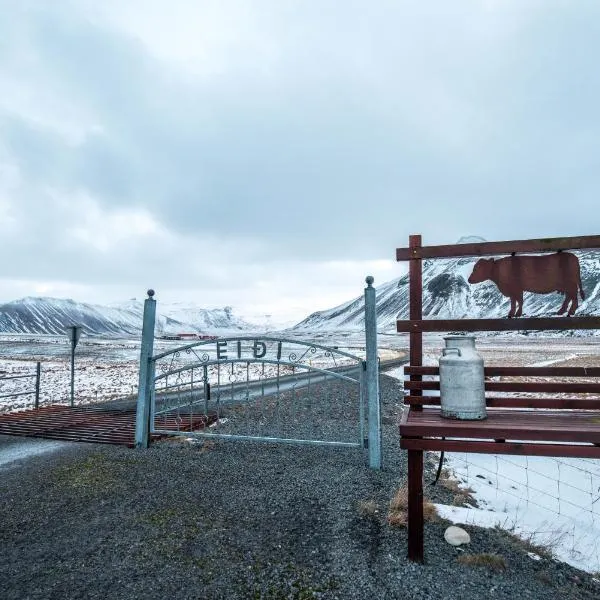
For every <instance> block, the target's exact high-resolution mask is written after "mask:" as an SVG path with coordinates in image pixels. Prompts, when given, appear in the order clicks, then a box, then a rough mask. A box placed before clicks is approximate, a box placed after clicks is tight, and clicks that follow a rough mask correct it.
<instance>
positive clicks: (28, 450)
mask: <svg viewBox="0 0 600 600" xmlns="http://www.w3.org/2000/svg"><path fill="white" fill-rule="evenodd" d="M67 445H69V444H68V443H67V442H56V441H52V440H42V439H37V438H23V437H15V436H11V435H0V472H1V471H3V470H5V469H11V468H14V467H18V466H19V465H20V464H22V463H23V461H25V460H27V459H28V458H30V457H32V456H38V455H40V454H46V453H48V452H55V451H56V450H60V449H61V448H64V447H66V446H67Z"/></svg>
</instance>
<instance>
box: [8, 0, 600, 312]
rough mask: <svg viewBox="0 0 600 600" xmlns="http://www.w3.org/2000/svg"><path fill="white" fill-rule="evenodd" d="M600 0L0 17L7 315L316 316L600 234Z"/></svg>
mask: <svg viewBox="0 0 600 600" xmlns="http://www.w3.org/2000/svg"><path fill="white" fill-rule="evenodd" d="M598 56H600V3H598V2H597V1H596V0H587V1H586V0H579V1H577V2H572V1H570V0H564V1H553V0H539V1H537V0H503V1H499V0H498V1H495V0H479V1H477V0H470V1H467V0H455V1H453V2H446V1H445V0H438V1H436V2H433V1H427V0H418V1H414V2H408V1H402V0H389V1H388V0H368V1H367V0H365V1H362V2H359V1H353V0H346V1H344V2H340V1H339V0H338V1H331V0H303V1H295V2H292V1H287V0H214V1H212V0H210V1H209V0H206V1H205V0H169V1H165V0H102V1H101V2H98V0H52V1H48V0H18V1H16V0H0V239H1V240H2V246H1V247H2V248H3V250H4V251H3V258H4V260H3V261H2V268H1V269H0V300H1V301H10V300H13V299H16V298H20V297H23V296H53V297H70V298H73V299H75V300H80V301H86V302H95V303H99V304H105V303H109V302H116V301H119V300H126V299H129V298H133V297H137V298H143V297H144V296H145V290H146V289H147V288H149V287H152V288H154V289H155V290H156V298H157V300H158V301H159V302H160V301H163V302H184V303H185V302H190V303H195V304H198V305H200V306H204V307H222V306H225V305H230V306H233V307H234V311H235V312H236V313H237V314H239V315H243V316H247V317H255V318H263V317H264V316H265V315H271V317H270V319H271V320H272V322H274V323H278V322H284V321H285V322H288V321H299V320H301V319H302V318H304V317H305V316H307V315H308V314H309V313H311V312H313V311H315V310H322V309H327V308H331V307H332V306H335V305H337V304H340V303H341V302H344V301H346V300H350V299H351V298H353V297H356V296H358V295H360V294H361V293H362V290H363V288H364V279H365V276H366V275H369V274H371V275H373V276H374V277H375V286H377V284H378V283H383V282H385V281H389V280H391V279H393V278H395V277H398V276H400V275H402V274H403V273H404V272H405V265H403V264H402V263H396V262H395V249H396V248H397V247H405V246H407V245H408V235H409V234H412V233H421V234H422V235H423V241H424V244H445V243H454V242H456V241H457V240H458V239H459V238H460V237H462V236H467V235H477V236H481V237H483V238H485V239H487V240H510V239H528V238H536V237H552V236H564V235H592V234H598V221H597V219H596V218H594V217H595V216H596V215H598V212H599V208H600V200H599V195H598V191H599V184H600V168H599V165H598V162H599V157H600V152H599V150H600V110H599V109H598V106H599V104H598V102H599V98H600V69H599V68H598V64H597V62H598Z"/></svg>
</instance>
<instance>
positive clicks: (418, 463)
mask: <svg viewBox="0 0 600 600" xmlns="http://www.w3.org/2000/svg"><path fill="white" fill-rule="evenodd" d="M408 559H409V560H412V561H414V562H420V563H422V562H423V451H422V450H408Z"/></svg>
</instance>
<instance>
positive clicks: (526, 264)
mask: <svg viewBox="0 0 600 600" xmlns="http://www.w3.org/2000/svg"><path fill="white" fill-rule="evenodd" d="M488 279H489V280H491V281H493V282H494V283H495V284H496V285H497V286H498V289H499V290H500V293H501V294H502V295H504V296H507V297H508V298H510V312H509V313H508V318H509V319H510V318H511V317H520V316H521V315H522V314H523V292H534V293H536V294H550V293H552V292H559V293H561V294H564V295H565V300H564V302H563V303H562V306H561V307H560V310H559V311H558V314H559V315H562V314H564V313H565V312H567V307H569V308H568V313H567V314H568V316H569V317H570V316H571V315H573V314H574V313H575V311H576V310H577V307H578V306H579V302H578V297H577V293H578V292H581V298H582V300H583V299H584V298H585V294H584V292H583V288H582V287H581V274H580V270H579V259H578V258H577V257H576V256H575V255H574V254H571V253H570V252H556V253H554V254H546V255H541V256H514V255H513V256H507V257H505V258H499V259H498V260H495V259H493V258H489V259H486V258H481V259H479V260H478V261H477V262H476V263H475V266H474V267H473V272H472V273H471V275H470V276H469V283H481V282H482V281H487V280H488ZM517 304H518V308H517ZM569 304H570V306H569Z"/></svg>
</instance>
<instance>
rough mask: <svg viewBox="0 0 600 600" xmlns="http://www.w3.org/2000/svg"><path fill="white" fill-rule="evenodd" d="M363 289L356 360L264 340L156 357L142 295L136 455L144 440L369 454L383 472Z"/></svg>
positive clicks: (371, 312)
mask: <svg viewBox="0 0 600 600" xmlns="http://www.w3.org/2000/svg"><path fill="white" fill-rule="evenodd" d="M366 282H367V288H365V358H364V359H363V358H361V357H358V356H355V355H353V354H349V353H348V352H344V351H342V350H339V349H338V348H337V347H327V346H321V345H319V344H314V343H310V342H306V341H303V340H295V339H289V338H288V339H284V338H274V337H262V336H258V337H257V336H253V337H228V338H218V339H211V340H205V341H198V342H194V343H191V344H188V345H186V346H181V347H178V348H173V349H170V350H168V351H165V352H162V353H160V354H157V355H154V327H155V321H156V301H155V300H154V298H153V296H154V291H153V290H148V296H149V297H148V298H147V299H146V301H145V303H144V323H143V329H142V346H141V352H140V378H139V388H138V403H137V415H136V431H135V444H136V447H138V448H144V447H147V446H148V443H149V439H150V434H151V433H156V434H165V435H186V436H199V437H208V438H210V437H213V438H227V439H232V440H240V439H243V440H257V441H269V442H286V443H296V444H322V445H332V446H349V447H355V448H366V447H368V448H369V464H370V466H371V467H373V468H377V469H378V468H381V415H380V405H379V369H378V359H377V330H376V315H375V288H373V287H372V283H373V278H372V277H367V278H366ZM173 423H175V425H173ZM198 425H201V426H203V427H202V428H201V429H199V428H198Z"/></svg>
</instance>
